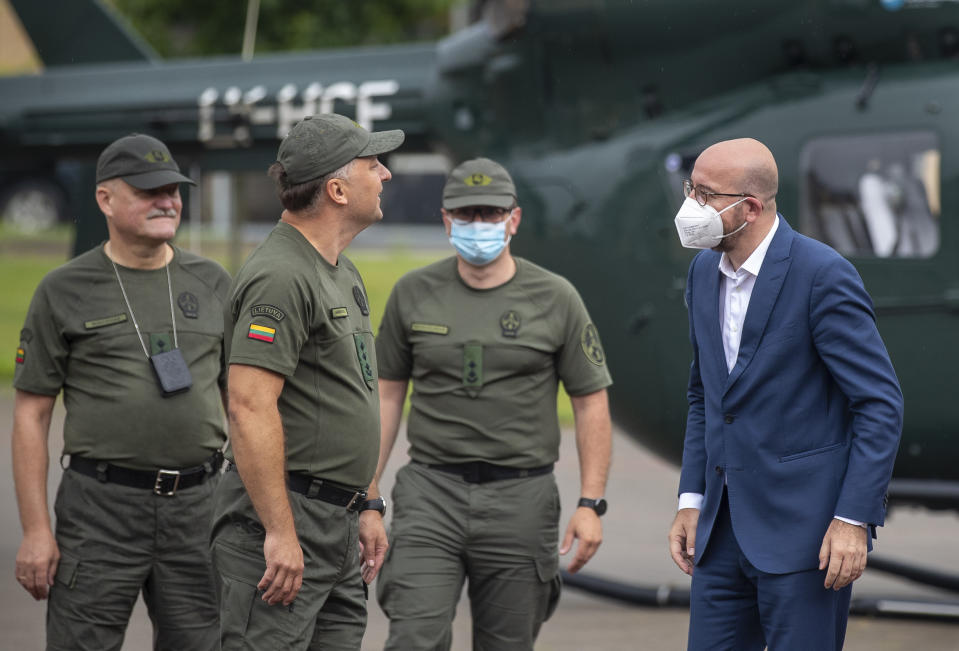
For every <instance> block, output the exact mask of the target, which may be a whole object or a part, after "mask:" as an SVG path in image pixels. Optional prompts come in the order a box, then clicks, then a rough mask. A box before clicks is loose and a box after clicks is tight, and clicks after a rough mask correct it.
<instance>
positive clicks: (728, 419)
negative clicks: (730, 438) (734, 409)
mask: <svg viewBox="0 0 959 651" xmlns="http://www.w3.org/2000/svg"><path fill="white" fill-rule="evenodd" d="M734 420H736V417H735V416H733V415H732V414H726V424H727V425H732V424H733V421H734Z"/></svg>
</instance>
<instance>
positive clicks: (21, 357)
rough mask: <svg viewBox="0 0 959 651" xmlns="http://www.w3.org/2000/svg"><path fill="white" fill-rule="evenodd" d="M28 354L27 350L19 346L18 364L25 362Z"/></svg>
mask: <svg viewBox="0 0 959 651" xmlns="http://www.w3.org/2000/svg"><path fill="white" fill-rule="evenodd" d="M26 356H27V352H26V351H25V350H24V349H23V348H17V364H23V360H24V358H25V357H26Z"/></svg>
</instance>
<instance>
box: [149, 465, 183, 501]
mask: <svg viewBox="0 0 959 651" xmlns="http://www.w3.org/2000/svg"><path fill="white" fill-rule="evenodd" d="M167 477H173V488H172V489H170V490H169V491H163V490H161V489H160V484H162V483H163V480H164V479H165V478H167ZM179 485H180V471H179V470H163V469H161V470H157V479H156V482H155V483H154V484H153V492H154V494H156V495H160V496H162V497H172V496H173V495H174V494H175V493H176V489H177V487H178V486H179Z"/></svg>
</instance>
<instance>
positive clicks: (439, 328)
mask: <svg viewBox="0 0 959 651" xmlns="http://www.w3.org/2000/svg"><path fill="white" fill-rule="evenodd" d="M410 330H412V331H413V332H425V333H427V334H431V335H448V334H449V333H450V327H449V326H445V325H438V324H435V323H412V324H410Z"/></svg>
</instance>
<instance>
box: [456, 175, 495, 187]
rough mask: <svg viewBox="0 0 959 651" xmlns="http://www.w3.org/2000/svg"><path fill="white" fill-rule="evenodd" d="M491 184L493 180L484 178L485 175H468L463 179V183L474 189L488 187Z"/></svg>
mask: <svg viewBox="0 0 959 651" xmlns="http://www.w3.org/2000/svg"><path fill="white" fill-rule="evenodd" d="M492 182H493V179H491V178H490V177H488V176H486V175H485V174H470V175H469V176H467V177H466V178H465V179H463V183H465V184H466V185H468V186H470V187H476V186H477V185H489V184H490V183H492Z"/></svg>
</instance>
